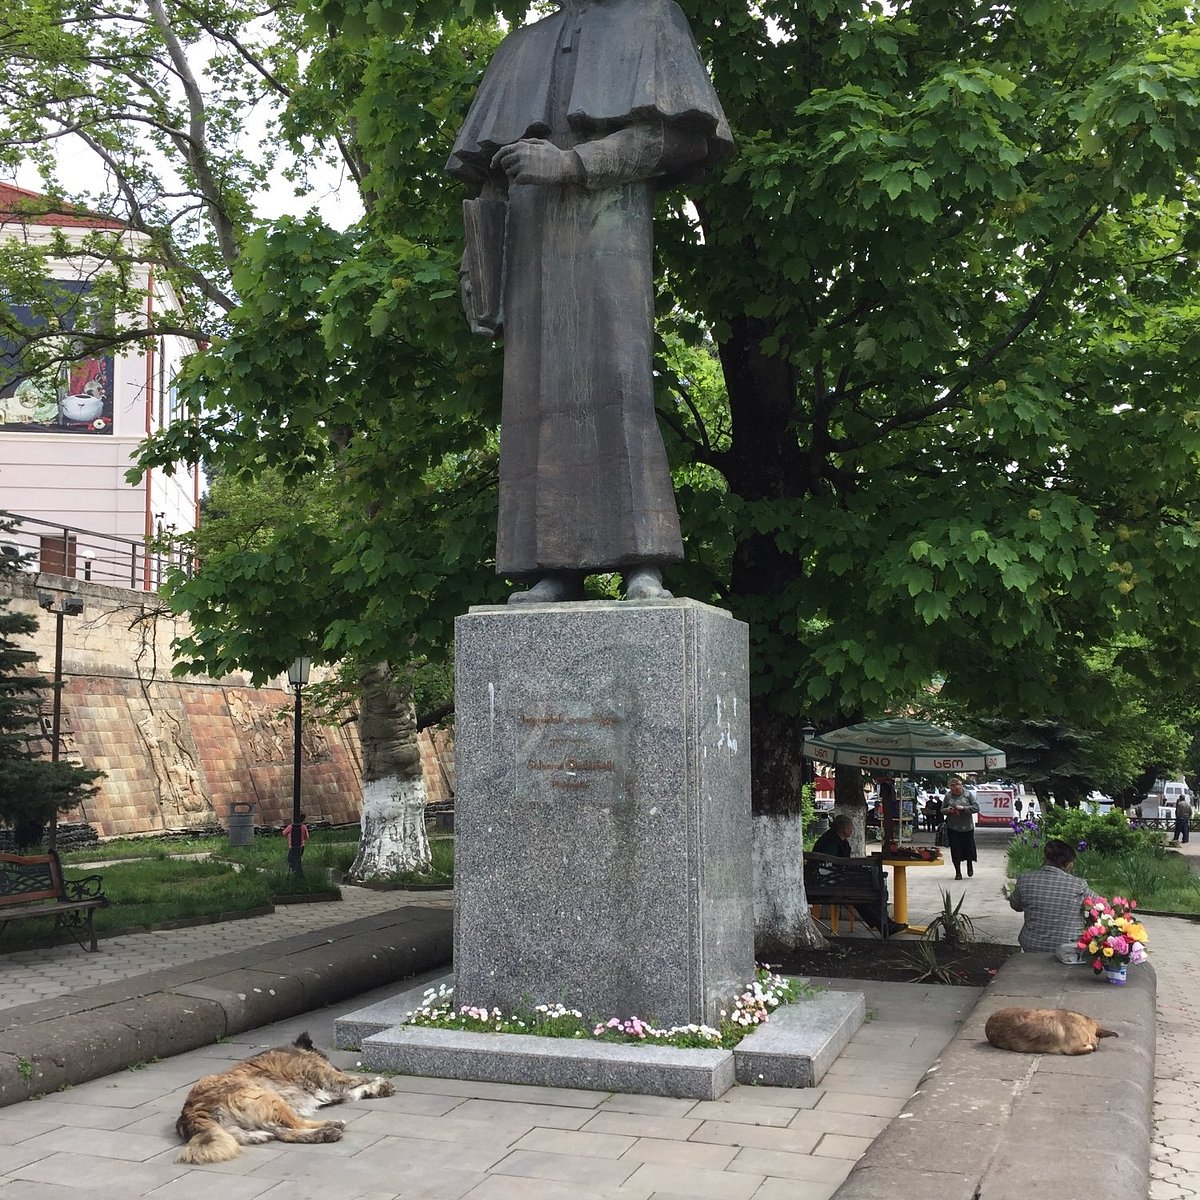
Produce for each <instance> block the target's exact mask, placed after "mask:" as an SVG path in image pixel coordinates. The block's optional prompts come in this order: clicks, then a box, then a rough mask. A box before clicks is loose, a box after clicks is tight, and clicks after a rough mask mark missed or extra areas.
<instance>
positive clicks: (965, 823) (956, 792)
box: [946, 775, 979, 879]
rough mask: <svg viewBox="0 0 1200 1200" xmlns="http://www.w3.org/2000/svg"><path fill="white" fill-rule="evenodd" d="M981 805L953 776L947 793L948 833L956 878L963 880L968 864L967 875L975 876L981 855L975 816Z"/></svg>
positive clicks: (960, 781)
mask: <svg viewBox="0 0 1200 1200" xmlns="http://www.w3.org/2000/svg"><path fill="white" fill-rule="evenodd" d="M978 812H979V805H978V804H977V803H976V801H975V796H974V793H972V792H968V791H965V790H964V789H963V781H962V780H961V779H959V777H958V776H957V775H954V776H951V779H950V790H949V791H948V792H947V793H946V833H947V835H948V837H949V839H950V861H951V862H952V863H954V878H955V879H961V878H962V865H963V863H966V864H967V874H968V875H974V874H975V863H976V862H977V861H978V859H979V854H978V852H977V851H976V849H975V816H976V815H977V814H978Z"/></svg>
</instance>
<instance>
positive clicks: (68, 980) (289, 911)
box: [0, 887, 454, 1194]
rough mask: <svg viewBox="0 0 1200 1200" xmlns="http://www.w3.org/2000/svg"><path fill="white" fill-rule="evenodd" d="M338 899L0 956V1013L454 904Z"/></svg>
mask: <svg viewBox="0 0 1200 1200" xmlns="http://www.w3.org/2000/svg"><path fill="white" fill-rule="evenodd" d="M342 896H343V899H342V901H341V902H340V903H331V904H288V905H280V906H279V907H278V908H276V910H275V911H274V912H273V913H271V914H270V915H269V916H263V917H247V918H245V919H244V920H240V921H222V922H220V923H219V924H216V925H195V926H189V927H188V928H186V929H162V930H157V931H155V932H154V933H131V934H126V935H125V936H123V937H113V938H104V939H102V940H101V943H100V951H99V953H97V954H84V953H81V951H80V949H79V947H78V946H76V945H75V943H74V942H71V943H69V944H67V945H62V946H55V947H53V948H50V949H46V950H18V951H16V952H14V953H12V954H3V955H0V1010H2V1009H5V1008H12V1007H15V1006H16V1005H18V1004H29V1003H30V1002H32V1001H37V1000H50V999H53V998H54V997H55V996H63V995H66V994H68V993H70V992H77V991H79V990H80V989H82V988H86V987H93V986H95V985H96V984H101V983H119V982H122V981H124V980H126V979H129V978H130V977H131V976H134V975H145V974H149V973H150V972H151V971H157V970H160V969H161V968H163V967H178V966H183V965H184V964H185V963H194V962H199V961H201V960H203V959H206V958H216V957H217V956H218V955H221V954H230V953H233V952H234V951H237V950H252V949H254V948H255V947H256V946H261V945H263V944H264V943H265V942H275V941H280V940H282V939H283V938H287V937H291V936H292V935H294V934H298V933H308V932H310V931H312V930H315V929H322V928H325V927H327V926H330V925H341V924H344V923H345V922H346V921H353V920H355V919H356V918H358V917H368V916H374V915H375V914H376V913H384V912H391V911H392V910H393V909H396V908H399V907H402V906H404V905H407V904H419V905H421V906H422V907H426V908H429V907H445V908H450V907H452V906H453V904H454V900H453V895H452V893H450V892H376V891H372V890H371V889H370V888H356V887H343V888H342ZM0 1194H2V1193H0Z"/></svg>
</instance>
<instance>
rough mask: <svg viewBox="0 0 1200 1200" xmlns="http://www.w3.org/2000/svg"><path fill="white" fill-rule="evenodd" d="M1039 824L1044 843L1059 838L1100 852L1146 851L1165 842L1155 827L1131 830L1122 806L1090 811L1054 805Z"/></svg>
mask: <svg viewBox="0 0 1200 1200" xmlns="http://www.w3.org/2000/svg"><path fill="white" fill-rule="evenodd" d="M1039 824H1040V830H1041V838H1042V842H1043V844H1044V843H1045V840H1046V839H1047V838H1060V839H1061V840H1062V841H1064V842H1066V843H1067V844H1068V845H1070V846H1075V847H1077V848H1078V849H1080V850H1084V849H1086V850H1094V851H1095V852H1096V853H1097V854H1111V855H1119V854H1131V853H1132V854H1136V853H1144V852H1149V851H1151V850H1153V848H1154V847H1155V846H1156V845H1158V844H1159V843H1161V841H1162V834H1160V833H1157V832H1156V831H1154V830H1152V829H1130V828H1129V818H1128V817H1127V816H1126V815H1125V813H1123V812H1122V811H1121V810H1120V809H1119V808H1113V809H1110V810H1109V811H1108V812H1106V813H1090V812H1086V811H1085V810H1084V809H1081V808H1059V807H1058V806H1057V805H1055V806H1054V807H1051V808H1046V809H1045V810H1044V811H1043V812H1042V816H1041V821H1040V823H1039ZM1080 843H1083V845H1080Z"/></svg>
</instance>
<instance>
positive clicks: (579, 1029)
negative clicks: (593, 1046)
mask: <svg viewBox="0 0 1200 1200" xmlns="http://www.w3.org/2000/svg"><path fill="white" fill-rule="evenodd" d="M815 990H816V989H811V988H806V987H805V986H804V985H802V984H799V983H797V982H796V981H795V980H789V979H784V978H783V977H782V976H780V975H775V974H773V973H772V972H771V970H770V968H769V967H765V966H760V967H758V968H756V970H755V977H754V980H753V981H752V982H751V983H749V984H747V986H746V988H745V990H744V991H742V992H741V993H740V994H739V995H738V996H736V997H735V998H734V999H733V1001H732V1002H731V1004H730V1007H729V1008H728V1009H723V1010H722V1011H721V1024H720V1026H719V1027H713V1026H711V1025H697V1024H690V1025H676V1026H674V1027H672V1028H670V1029H659V1028H656V1027H655V1026H654V1025H652V1024H650V1023H649V1022H647V1021H643V1020H642V1019H641V1018H640V1017H609V1018H608V1019H606V1020H588V1019H587V1018H586V1017H585V1016H584V1014H583V1013H582V1012H580V1011H579V1010H578V1009H573V1008H567V1007H565V1006H564V1005H562V1004H538V1005H534V1006H531V1007H530V1008H528V1009H524V1010H522V1011H520V1012H517V1013H513V1014H509V1015H506V1014H504V1013H502V1012H501V1011H500V1009H498V1008H493V1009H486V1008H479V1007H473V1006H471V1005H463V1006H462V1007H460V1008H455V1007H454V995H453V989H452V988H450V987H448V986H447V985H445V984H443V985H442V986H441V987H440V988H438V989H436V990H435V989H433V988H430V989H429V991H427V992H426V993H425V1003H424V1004H423V1005H422V1006H421V1007H420V1008H418V1009H416V1010H414V1011H413V1012H412V1013H411V1014H410V1015H409V1019H408V1023H409V1024H410V1025H420V1026H427V1027H429V1028H433V1029H456V1030H461V1031H463V1032H466V1033H519V1034H532V1035H534V1036H536V1037H552V1038H571V1039H590V1040H594V1041H603V1042H623V1043H627V1044H644V1045H654V1046H673V1047H676V1048H680V1049H702V1050H717V1049H726V1050H728V1049H732V1048H733V1047H734V1046H736V1045H737V1044H738V1042H740V1041H741V1040H742V1039H743V1038H744V1037H745V1036H746V1035H747V1034H748V1033H752V1032H753V1031H754V1030H755V1029H757V1028H758V1027H759V1025H761V1024H763V1023H765V1022H766V1021H767V1020H768V1018H769V1017H770V1014H771V1013H772V1012H773V1011H774V1010H775V1009H777V1008H778V1007H779V1006H780V1005H781V1004H788V1003H790V1002H792V1001H794V1000H797V999H801V998H802V997H804V996H805V995H812V994H814V992H815Z"/></svg>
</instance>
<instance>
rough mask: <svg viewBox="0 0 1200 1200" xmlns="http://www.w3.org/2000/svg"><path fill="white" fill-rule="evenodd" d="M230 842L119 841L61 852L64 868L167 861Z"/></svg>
mask: <svg viewBox="0 0 1200 1200" xmlns="http://www.w3.org/2000/svg"><path fill="white" fill-rule="evenodd" d="M228 844H229V843H228V839H226V838H216V837H210V838H178V839H172V840H171V841H162V840H160V839H158V838H115V839H114V840H113V841H111V842H100V843H98V844H96V845H91V846H87V847H85V848H84V849H82V850H60V851H59V858H61V859H62V861H63V865H64V866H70V865H72V864H74V863H81V864H86V863H91V862H109V861H112V860H115V859H125V858H157V859H167V858H170V856H171V855H172V854H203V853H205V852H206V851H210V850H213V849H214V848H216V847H217V846H221V845H225V846H228Z"/></svg>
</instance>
